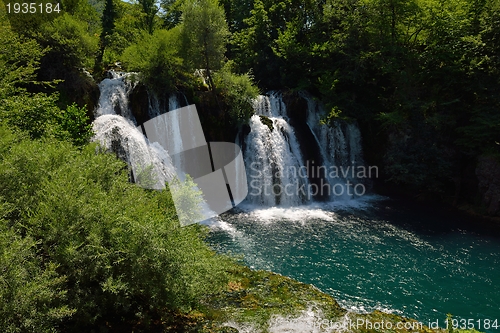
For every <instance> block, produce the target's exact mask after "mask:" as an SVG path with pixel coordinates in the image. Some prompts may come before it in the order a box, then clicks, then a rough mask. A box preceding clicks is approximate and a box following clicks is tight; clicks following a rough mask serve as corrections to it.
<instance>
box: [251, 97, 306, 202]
mask: <svg viewBox="0 0 500 333" xmlns="http://www.w3.org/2000/svg"><path fill="white" fill-rule="evenodd" d="M255 111H256V113H257V114H256V115H254V116H252V117H251V119H250V133H249V134H248V136H247V137H246V139H245V146H246V150H245V154H244V156H245V165H246V169H247V180H248V191H249V193H248V196H247V200H248V201H249V202H250V203H253V204H257V205H264V206H275V205H279V206H283V207H290V206H297V205H300V204H304V203H306V202H307V201H309V200H310V199H311V198H310V195H309V193H308V189H309V186H308V179H307V175H306V174H304V172H303V169H302V168H301V167H303V166H304V161H303V158H302V154H301V152H300V147H299V143H298V142H297V139H296V137H295V133H294V131H293V128H292V127H291V126H290V125H289V124H288V121H287V119H288V118H287V114H286V106H285V103H284V102H283V99H282V97H281V95H279V94H275V93H272V94H271V95H270V96H259V97H258V98H257V100H256V102H255Z"/></svg>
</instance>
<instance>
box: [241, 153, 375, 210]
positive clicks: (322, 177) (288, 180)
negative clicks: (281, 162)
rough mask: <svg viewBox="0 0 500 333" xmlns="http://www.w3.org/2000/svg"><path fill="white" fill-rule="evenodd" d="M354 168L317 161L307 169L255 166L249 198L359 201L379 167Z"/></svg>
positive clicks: (305, 166)
mask: <svg viewBox="0 0 500 333" xmlns="http://www.w3.org/2000/svg"><path fill="white" fill-rule="evenodd" d="M352 163H353V164H352V165H349V166H347V167H344V166H329V167H327V166H324V165H321V166H320V165H315V164H314V161H306V164H305V165H302V166H300V167H296V166H294V165H291V166H285V167H284V168H272V170H270V168H269V167H267V168H266V167H265V166H264V167H263V165H262V164H261V163H260V162H252V164H251V165H250V170H251V172H250V174H249V175H247V178H248V183H249V189H250V191H249V196H258V197H260V196H262V195H265V196H268V195H269V196H271V195H274V196H281V195H287V196H293V195H298V196H301V197H303V198H306V199H307V200H311V198H312V197H316V196H321V197H324V196H326V197H330V198H335V197H343V198H346V197H347V198H356V197H361V196H363V195H365V194H366V192H367V188H366V184H367V183H368V180H370V179H374V178H378V167H377V166H364V165H358V166H356V165H355V162H354V161H353V162H352ZM313 178H317V179H318V182H316V183H310V182H309V181H308V179H313Z"/></svg>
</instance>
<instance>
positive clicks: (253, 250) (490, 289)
mask: <svg viewBox="0 0 500 333" xmlns="http://www.w3.org/2000/svg"><path fill="white" fill-rule="evenodd" d="M209 242H210V243H211V244H212V246H213V247H214V248H216V249H217V250H218V251H220V252H223V253H229V252H230V253H232V254H234V255H240V254H241V255H243V256H244V262H245V263H246V264H247V265H248V266H250V267H252V268H255V269H265V270H271V271H274V272H277V273H280V274H283V275H286V276H289V277H292V278H294V279H296V280H299V281H301V282H305V283H309V284H313V285H314V286H316V287H318V288H319V289H320V290H322V291H323V292H326V293H328V294H330V295H332V296H334V297H335V298H336V299H337V301H338V302H339V303H340V304H341V305H342V306H343V307H344V308H346V309H349V310H352V311H357V312H368V311H372V310H374V309H378V310H382V311H385V312H391V313H396V314H400V315H403V316H406V317H412V318H415V319H417V320H419V321H421V322H422V323H424V324H425V325H428V324H429V321H431V322H436V321H437V320H438V321H439V324H440V326H442V327H443V326H444V325H445V318H446V314H447V313H452V314H453V315H454V318H457V319H467V320H468V319H473V320H474V323H475V324H474V327H475V328H476V329H481V330H482V331H491V332H493V331H497V330H496V329H494V328H490V329H484V327H479V326H480V325H484V323H485V322H484V320H485V319H487V320H491V323H494V320H496V319H498V325H499V327H500V237H499V234H498V232H496V231H493V230H489V229H488V226H487V225H479V224H477V223H476V222H475V221H468V220H466V219H465V218H463V217H461V216H460V215H452V214H450V213H447V212H444V211H441V210H433V209H428V210H425V209H422V207H414V206H409V205H407V204H403V203H400V202H396V201H392V200H385V199H378V200H372V201H370V200H365V201H358V202H355V203H354V205H340V204H336V205H334V204H321V205H316V206H314V205H313V206H307V207H298V208H291V209H279V208H269V209H257V208H255V207H254V208H252V207H244V208H243V210H242V211H239V212H232V213H228V214H225V215H223V216H222V217H221V221H219V223H217V224H216V225H214V226H213V227H212V232H211V234H210V237H209Z"/></svg>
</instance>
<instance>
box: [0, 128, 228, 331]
mask: <svg viewBox="0 0 500 333" xmlns="http://www.w3.org/2000/svg"><path fill="white" fill-rule="evenodd" d="M0 134H1V135H0V183H1V184H2V186H1V187H0V198H2V202H1V203H2V204H3V205H8V207H10V210H9V211H8V212H6V213H5V214H3V215H4V219H5V220H6V223H7V224H8V225H9V226H11V228H12V230H13V231H14V232H15V235H16V237H18V238H19V239H20V241H21V240H22V241H25V242H31V241H30V240H33V241H32V242H31V243H29V244H31V245H32V249H33V250H32V251H33V252H32V253H36V257H34V259H33V260H40V261H43V262H44V263H54V266H50V267H52V268H51V270H49V271H48V273H46V274H47V276H46V279H45V280H43V281H46V282H45V283H46V284H45V285H46V286H47V287H44V285H43V284H42V282H43V281H42V282H39V281H38V280H37V279H38V278H39V277H37V275H36V274H35V275H27V277H26V279H28V282H30V283H33V284H34V285H36V286H38V287H39V288H49V289H50V290H52V291H51V292H52V293H57V292H58V289H57V288H56V286H57V283H56V282H58V283H59V282H63V284H62V286H63V287H64V290H65V291H66V292H67V298H66V299H65V300H64V301H61V306H62V308H61V309H63V310H64V309H74V311H75V312H74V314H73V316H72V317H71V319H70V320H69V321H66V324H65V327H66V329H69V330H71V331H84V330H87V331H88V328H89V327H91V326H92V327H96V326H99V325H104V326H106V325H112V324H113V323H115V324H116V323H126V324H127V325H130V326H133V325H135V324H137V323H141V324H142V325H145V326H147V324H148V323H150V322H151V320H152V319H159V320H161V321H163V320H165V319H166V318H167V317H168V316H169V314H170V313H171V312H172V311H177V312H178V311H189V310H190V309H192V308H194V307H196V306H198V305H199V304H200V302H201V301H202V300H203V299H204V297H205V296H206V295H208V294H210V293H213V292H216V291H217V290H218V289H219V288H221V287H222V286H223V285H224V284H225V282H226V274H225V265H226V264H225V263H226V261H225V259H223V258H221V257H220V256H216V255H215V254H214V252H213V251H211V250H210V249H209V248H208V247H207V246H206V245H205V244H204V243H203V240H202V239H203V237H204V232H205V231H204V230H205V229H203V227H201V226H199V225H194V226H190V227H185V228H181V227H180V225H179V222H178V220H177V216H176V212H175V208H174V205H173V202H172V199H171V197H170V194H169V192H168V191H162V192H159V191H148V190H145V189H142V188H140V187H138V186H136V185H133V184H130V183H129V182H128V174H127V171H126V168H125V164H124V163H123V162H120V161H118V160H117V159H116V158H115V157H114V156H112V155H109V154H96V146H94V145H90V146H86V147H84V148H83V149H82V151H79V150H77V149H75V148H74V147H73V146H72V145H71V144H69V143H65V142H55V141H53V140H51V139H46V140H44V141H29V140H19V139H16V138H14V137H13V136H12V135H11V134H10V133H9V131H8V130H6V129H5V128H4V127H0ZM6 244H7V245H6V246H10V245H9V244H8V243H7V242H6ZM14 245H15V244H13V245H12V246H14ZM18 246H21V245H19V244H18ZM23 246H24V245H23ZM10 251H11V252H12V249H11V250H10ZM47 267H49V266H47ZM49 273H50V274H49ZM62 277H65V279H64V280H62ZM50 278H56V280H55V281H52V280H50ZM57 279H60V280H57ZM47 281H48V282H47ZM49 282H54V283H53V284H49ZM9 292H12V291H9ZM42 296H43V295H42ZM33 306H34V307H36V306H43V304H42V303H41V304H40V305H37V304H36V303H34V304H33ZM67 311H69V310H67ZM63 314H65V313H64V312H63ZM30 316H31V317H33V318H35V319H36V317H37V316H39V315H38V314H37V313H36V311H35V312H30V313H27V314H26V318H27V319H26V320H28V319H29V318H31V317H30ZM35 319H33V320H35Z"/></svg>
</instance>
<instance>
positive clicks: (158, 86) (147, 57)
mask: <svg viewBox="0 0 500 333" xmlns="http://www.w3.org/2000/svg"><path fill="white" fill-rule="evenodd" d="M178 35H179V31H178V30H177V29H172V30H162V29H160V30H157V31H155V32H154V34H153V35H147V34H146V35H144V36H143V38H142V39H141V41H140V42H138V43H137V44H134V45H131V46H130V47H129V48H127V49H126V50H125V52H124V55H123V63H124V65H125V66H126V67H127V69H128V70H131V71H138V72H140V73H141V79H142V81H143V82H145V83H146V84H147V85H148V86H150V87H151V88H152V89H153V90H155V91H156V92H158V93H160V94H168V93H171V92H173V91H175V89H176V86H177V85H180V82H178V80H179V78H180V76H181V64H182V60H181V58H179V56H178V41H179V39H178Z"/></svg>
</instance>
